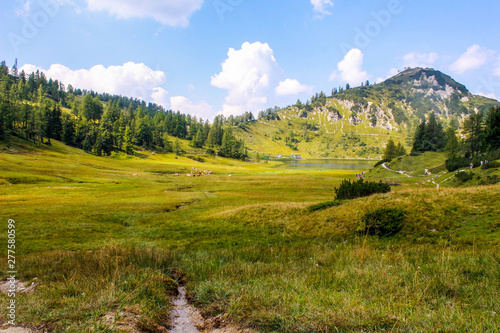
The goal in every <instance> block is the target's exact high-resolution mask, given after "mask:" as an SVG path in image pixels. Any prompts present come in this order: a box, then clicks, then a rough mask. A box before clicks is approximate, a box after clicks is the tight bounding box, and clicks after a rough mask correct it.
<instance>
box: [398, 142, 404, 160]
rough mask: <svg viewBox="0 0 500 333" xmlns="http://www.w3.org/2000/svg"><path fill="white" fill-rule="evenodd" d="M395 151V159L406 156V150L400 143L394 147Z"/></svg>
mask: <svg viewBox="0 0 500 333" xmlns="http://www.w3.org/2000/svg"><path fill="white" fill-rule="evenodd" d="M396 151H397V155H398V156H397V157H399V156H405V155H406V149H405V147H404V146H403V145H402V144H401V142H398V146H397V147H396Z"/></svg>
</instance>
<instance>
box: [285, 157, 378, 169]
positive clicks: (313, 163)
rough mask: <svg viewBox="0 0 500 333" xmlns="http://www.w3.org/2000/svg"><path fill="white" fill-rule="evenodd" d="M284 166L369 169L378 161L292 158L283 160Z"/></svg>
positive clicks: (291, 167)
mask: <svg viewBox="0 0 500 333" xmlns="http://www.w3.org/2000/svg"><path fill="white" fill-rule="evenodd" d="M283 162H284V167H285V168H289V169H330V170H331V169H334V170H368V169H370V168H372V167H373V165H374V164H375V163H376V161H367V160H342V159H323V160H305V159H304V160H291V161H283Z"/></svg>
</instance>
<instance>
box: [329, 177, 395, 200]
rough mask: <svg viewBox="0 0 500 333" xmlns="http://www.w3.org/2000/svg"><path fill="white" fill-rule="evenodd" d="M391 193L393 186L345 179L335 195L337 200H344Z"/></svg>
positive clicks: (336, 189)
mask: <svg viewBox="0 0 500 333" xmlns="http://www.w3.org/2000/svg"><path fill="white" fill-rule="evenodd" d="M390 191H391V186H390V185H389V184H386V183H383V182H382V181H380V182H378V183H374V182H365V181H364V180H363V179H360V180H358V181H355V180H354V181H352V182H351V181H350V180H347V179H345V180H344V181H343V182H342V183H341V184H340V186H339V187H336V188H335V195H336V199H337V200H343V199H355V198H361V197H367V196H369V195H372V194H375V193H387V192H390Z"/></svg>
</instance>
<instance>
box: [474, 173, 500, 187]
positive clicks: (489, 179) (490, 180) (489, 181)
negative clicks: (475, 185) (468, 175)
mask: <svg viewBox="0 0 500 333" xmlns="http://www.w3.org/2000/svg"><path fill="white" fill-rule="evenodd" d="M498 183H500V177H498V175H488V176H486V177H485V178H482V179H481V180H480V181H479V185H495V184H498Z"/></svg>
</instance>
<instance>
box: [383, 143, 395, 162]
mask: <svg viewBox="0 0 500 333" xmlns="http://www.w3.org/2000/svg"><path fill="white" fill-rule="evenodd" d="M396 157H398V150H397V148H396V145H395V144H394V140H392V139H389V141H388V142H387V146H386V148H385V152H384V157H383V159H384V160H386V161H392V160H393V159H394V158H396Z"/></svg>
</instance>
